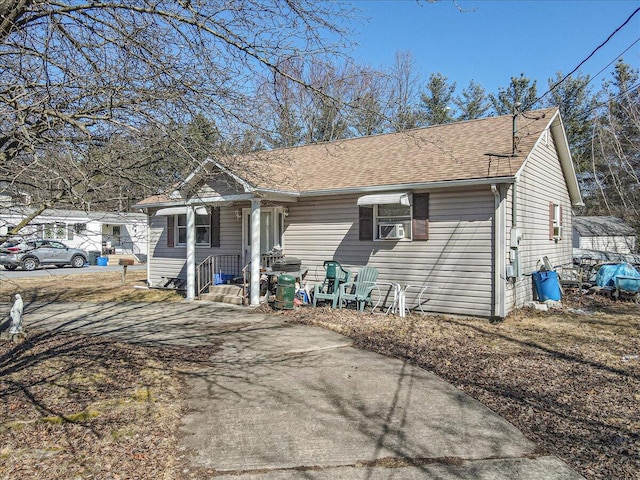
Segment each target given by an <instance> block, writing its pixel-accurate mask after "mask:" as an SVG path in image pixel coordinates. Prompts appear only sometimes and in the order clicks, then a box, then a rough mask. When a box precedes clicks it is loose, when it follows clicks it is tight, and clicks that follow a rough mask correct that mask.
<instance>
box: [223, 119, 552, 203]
mask: <svg viewBox="0 0 640 480" xmlns="http://www.w3.org/2000/svg"><path fill="white" fill-rule="evenodd" d="M556 113H557V108H551V109H545V110H537V111H533V112H528V113H527V114H526V116H522V115H521V116H519V118H518V123H517V133H516V142H515V145H516V149H515V152H514V151H513V117H512V116H511V115H505V116H500V117H489V118H483V119H478V120H470V121H465V122H457V123H451V124H447V125H438V126H432V127H427V128H420V129H413V130H407V131H404V132H400V133H390V134H383V135H374V136H368V137H360V138H351V139H347V140H338V141H334V142H327V143H319V144H312V145H305V146H300V147H293V148H286V149H279V150H270V151H262V152H256V153H254V154H251V155H246V156H242V157H235V158H227V159H224V160H222V161H219V162H218V164H220V165H222V166H224V167H225V168H226V169H228V170H229V171H230V172H232V173H233V174H235V175H236V176H238V177H240V178H242V179H243V180H244V181H246V182H247V183H248V184H250V185H252V186H253V187H255V188H259V189H275V190H280V191H287V192H297V193H302V192H312V191H319V190H327V189H345V188H363V187H376V186H388V185H407V184H424V183H429V182H446V181H455V180H473V179H488V178H499V177H513V176H514V175H516V173H517V172H518V170H519V169H520V167H522V164H523V162H524V161H525V160H526V158H527V156H528V155H529V153H530V152H531V150H532V149H533V147H534V145H535V143H536V142H537V141H538V139H539V138H540V135H541V134H542V132H543V131H544V129H545V128H547V127H548V126H549V124H550V121H551V120H552V119H553V117H554V115H555V114H556Z"/></svg>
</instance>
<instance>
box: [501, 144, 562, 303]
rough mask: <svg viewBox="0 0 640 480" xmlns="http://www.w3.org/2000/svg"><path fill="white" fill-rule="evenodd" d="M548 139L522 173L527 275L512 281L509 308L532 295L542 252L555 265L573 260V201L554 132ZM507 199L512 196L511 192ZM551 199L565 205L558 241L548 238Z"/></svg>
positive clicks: (520, 205) (521, 224)
mask: <svg viewBox="0 0 640 480" xmlns="http://www.w3.org/2000/svg"><path fill="white" fill-rule="evenodd" d="M549 139H550V141H549V142H548V144H546V143H545V142H542V141H541V142H539V143H538V144H537V145H536V147H535V148H534V149H533V151H532V152H531V154H530V156H529V159H528V160H527V162H526V163H525V165H524V166H523V169H522V171H521V174H520V177H519V182H518V187H517V188H518V199H517V201H518V226H519V227H520V229H521V232H522V241H521V243H520V254H521V266H522V273H523V274H525V276H521V277H520V278H519V279H517V280H516V281H515V283H514V284H509V287H510V288H508V289H507V310H509V309H510V308H511V307H514V306H515V307H520V306H522V305H523V304H524V302H526V301H529V300H531V299H532V298H533V290H532V285H531V276H530V275H531V273H532V272H534V271H536V270H537V269H538V268H539V267H540V265H541V263H540V259H541V258H542V257H543V256H547V257H549V260H550V262H551V264H552V265H554V266H558V265H567V264H570V263H571V261H572V235H571V232H572V228H571V219H572V210H571V201H570V198H569V192H568V190H567V184H566V182H565V178H564V175H563V173H562V169H561V165H560V160H559V158H558V153H557V150H556V148H555V145H554V143H553V141H551V135H550V136H549ZM508 199H509V201H510V200H511V196H510V195H509V197H508ZM550 202H551V203H555V204H557V205H561V206H562V217H563V218H562V219H563V234H562V238H561V239H560V240H558V241H555V240H549V203H550ZM509 210H511V206H509ZM508 225H509V226H510V225H511V223H510V219H509V224H508ZM507 230H509V229H507Z"/></svg>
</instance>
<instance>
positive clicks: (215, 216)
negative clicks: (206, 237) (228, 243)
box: [209, 208, 220, 247]
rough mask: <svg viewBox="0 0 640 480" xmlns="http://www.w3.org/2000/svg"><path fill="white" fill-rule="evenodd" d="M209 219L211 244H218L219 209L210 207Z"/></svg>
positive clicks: (217, 245)
mask: <svg viewBox="0 0 640 480" xmlns="http://www.w3.org/2000/svg"><path fill="white" fill-rule="evenodd" d="M209 221H210V222H211V224H210V225H211V246H212V247H219V246H220V209H219V208H213V209H211V216H210V219H209Z"/></svg>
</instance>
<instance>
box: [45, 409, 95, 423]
mask: <svg viewBox="0 0 640 480" xmlns="http://www.w3.org/2000/svg"><path fill="white" fill-rule="evenodd" d="M99 415H100V412H98V411H97V410H92V409H85V410H83V411H81V412H78V413H71V414H65V415H54V416H52V417H43V418H41V419H40V421H41V422H44V423H50V424H52V425H62V424H63V423H67V422H69V423H81V422H86V421H88V420H91V419H92V418H95V417H97V416H99Z"/></svg>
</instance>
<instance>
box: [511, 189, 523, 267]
mask: <svg viewBox="0 0 640 480" xmlns="http://www.w3.org/2000/svg"><path fill="white" fill-rule="evenodd" d="M511 188H512V190H511V248H512V249H513V264H514V275H515V277H516V278H520V275H521V270H522V267H521V265H520V237H521V232H520V230H519V229H518V178H517V177H516V180H515V181H514V182H513V185H512V187H511ZM514 235H515V236H516V238H515V240H514V239H513V236H514Z"/></svg>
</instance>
